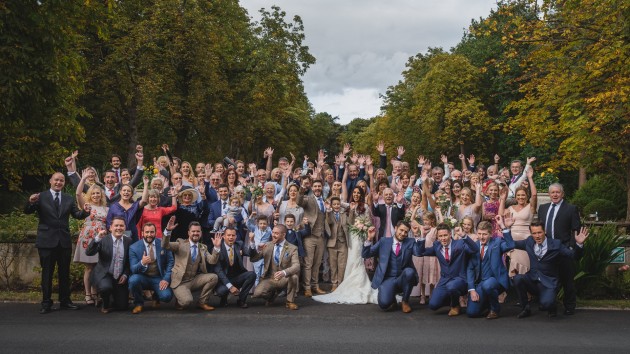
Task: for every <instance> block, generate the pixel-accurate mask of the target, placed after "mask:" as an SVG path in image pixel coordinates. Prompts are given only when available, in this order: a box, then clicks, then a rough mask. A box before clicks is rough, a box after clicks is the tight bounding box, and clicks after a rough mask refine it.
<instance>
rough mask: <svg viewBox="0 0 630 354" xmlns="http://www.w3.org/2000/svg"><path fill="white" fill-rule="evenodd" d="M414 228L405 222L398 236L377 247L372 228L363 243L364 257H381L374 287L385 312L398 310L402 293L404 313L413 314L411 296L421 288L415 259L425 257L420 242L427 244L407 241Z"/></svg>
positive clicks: (398, 225) (374, 279) (401, 223)
mask: <svg viewBox="0 0 630 354" xmlns="http://www.w3.org/2000/svg"><path fill="white" fill-rule="evenodd" d="M410 229H411V227H410V225H409V224H408V223H407V222H405V221H402V220H401V221H399V222H398V224H397V225H396V232H395V233H394V237H384V238H381V239H380V240H379V241H378V242H377V243H376V244H374V245H373V244H372V242H373V241H374V238H375V236H376V229H375V228H374V227H373V226H372V227H370V229H369V230H368V236H367V240H366V241H365V243H364V244H363V251H362V252H361V256H362V257H363V258H371V257H375V256H378V257H379V262H378V267H377V268H376V272H375V273H374V278H373V279H372V288H373V289H378V306H379V307H380V308H381V309H383V310H391V309H394V308H395V307H396V294H397V293H399V292H401V291H402V293H403V295H402V311H403V312H404V313H409V312H411V306H409V296H411V290H412V289H413V287H414V286H416V285H418V272H417V271H416V268H415V266H414V264H413V260H412V257H411V256H412V255H413V256H416V257H421V248H420V243H422V245H424V241H422V242H417V241H416V240H414V239H410V238H407V236H408V235H409V230H410Z"/></svg>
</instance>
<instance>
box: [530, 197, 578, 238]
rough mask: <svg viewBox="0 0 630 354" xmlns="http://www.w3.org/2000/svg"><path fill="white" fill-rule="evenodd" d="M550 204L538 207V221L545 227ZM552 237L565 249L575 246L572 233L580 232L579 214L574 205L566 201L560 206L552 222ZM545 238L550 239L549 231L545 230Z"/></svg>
mask: <svg viewBox="0 0 630 354" xmlns="http://www.w3.org/2000/svg"><path fill="white" fill-rule="evenodd" d="M550 207H551V203H547V204H543V205H541V206H540V207H538V219H539V220H540V221H542V222H543V223H545V226H547V213H548V212H549V208H550ZM553 229H554V235H553V238H554V239H557V240H560V241H562V243H563V244H564V245H565V246H567V247H573V246H575V235H574V232H575V231H577V232H579V231H580V213H579V212H578V210H577V207H576V206H575V205H572V204H569V203H568V202H567V201H566V199H565V200H563V201H562V204H560V209H558V211H557V212H556V218H555V219H554V221H553ZM545 232H546V234H547V237H548V238H551V230H545Z"/></svg>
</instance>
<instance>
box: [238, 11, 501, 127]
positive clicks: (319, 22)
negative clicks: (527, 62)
mask: <svg viewBox="0 0 630 354" xmlns="http://www.w3.org/2000/svg"><path fill="white" fill-rule="evenodd" d="M241 5H242V6H243V7H245V8H246V9H247V10H248V12H249V14H250V16H252V17H253V18H254V20H256V19H258V18H259V16H258V9H260V8H261V7H265V8H270V7H271V6H272V5H278V6H280V8H281V9H282V10H284V11H286V13H287V19H289V20H290V19H291V18H293V16H294V15H299V16H300V17H301V18H302V20H303V22H304V32H305V35H306V40H305V44H306V45H308V46H309V48H310V52H311V54H313V55H314V56H315V57H316V58H317V63H316V64H315V65H314V66H312V67H311V68H310V69H309V71H308V72H307V73H306V75H305V76H304V78H303V79H304V86H305V89H306V92H307V95H308V97H309V100H310V101H311V103H312V104H313V107H314V108H315V110H316V111H318V112H328V113H330V114H331V115H333V116H339V117H340V122H341V123H344V124H345V123H348V122H349V121H350V120H352V119H353V118H356V115H354V114H356V113H359V114H360V116H361V117H363V118H370V117H373V116H375V115H377V114H379V112H380V105H381V102H380V100H379V99H378V93H384V92H385V90H386V89H387V87H388V86H390V85H394V84H396V83H397V82H398V80H400V79H401V73H402V71H403V70H404V68H405V66H404V65H405V63H406V62H407V59H408V58H409V57H410V56H413V55H415V54H416V53H420V52H426V50H427V49H428V48H429V47H442V48H445V49H449V48H450V47H453V46H455V45H456V44H457V43H458V42H459V41H460V40H461V38H462V35H463V33H464V28H467V27H468V25H469V24H470V21H471V19H473V18H479V17H487V16H488V14H489V13H490V9H492V8H496V0H442V1H437V0H392V1H382V0H380V1H379V0H342V1H340V0H336V1H335V0H317V1H313V0H311V1H307V0H273V1H266V0H241ZM374 92H376V94H374ZM369 97H376V100H375V101H378V103H374V104H371V103H370V104H367V103H366V101H365V100H364V99H367V98H369ZM368 108H369V109H368Z"/></svg>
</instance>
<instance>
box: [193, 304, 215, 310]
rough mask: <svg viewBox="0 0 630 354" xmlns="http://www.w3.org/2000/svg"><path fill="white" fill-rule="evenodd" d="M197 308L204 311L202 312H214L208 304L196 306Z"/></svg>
mask: <svg viewBox="0 0 630 354" xmlns="http://www.w3.org/2000/svg"><path fill="white" fill-rule="evenodd" d="M197 307H198V308H200V309H202V310H204V311H212V310H214V307H212V306H210V305H208V304H198V305H197Z"/></svg>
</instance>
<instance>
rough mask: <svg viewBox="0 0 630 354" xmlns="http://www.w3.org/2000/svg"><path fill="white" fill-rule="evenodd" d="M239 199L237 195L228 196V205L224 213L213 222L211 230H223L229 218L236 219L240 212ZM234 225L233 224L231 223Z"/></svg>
mask: <svg viewBox="0 0 630 354" xmlns="http://www.w3.org/2000/svg"><path fill="white" fill-rule="evenodd" d="M242 210H243V208H242V207H241V200H240V199H239V198H238V197H232V198H230V205H229V206H228V208H227V211H226V215H222V216H219V217H218V218H217V220H216V221H215V222H214V228H213V229H212V231H213V232H217V231H219V230H220V229H221V230H223V229H225V228H226V227H228V226H229V225H230V218H232V219H233V220H234V219H236V216H237V215H239V214H241V213H242ZM232 226H235V225H232Z"/></svg>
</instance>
